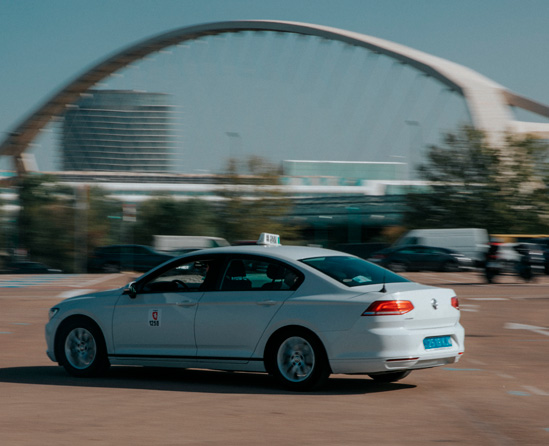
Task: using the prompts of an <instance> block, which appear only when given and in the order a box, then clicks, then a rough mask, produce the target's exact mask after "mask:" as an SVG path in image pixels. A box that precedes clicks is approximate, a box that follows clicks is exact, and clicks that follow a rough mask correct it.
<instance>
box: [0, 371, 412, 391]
mask: <svg viewBox="0 0 549 446" xmlns="http://www.w3.org/2000/svg"><path fill="white" fill-rule="evenodd" d="M0 382H5V383H15V384H35V385H43V386H44V385H45V386H65V387H66V386H74V387H97V388H107V389H108V388H113V389H135V390H164V391H171V392H174V391H175V392H199V393H220V394H232V393H235V394H270V395H285V394H287V395H295V394H296V392H290V391H287V390H284V389H281V388H280V387H278V385H277V383H276V382H275V381H274V379H273V378H272V377H270V376H269V375H267V374H264V373H241V372H219V371H211V370H189V369H171V368H170V369H166V368H146V367H123V366H118V367H111V368H110V370H109V372H108V373H107V374H105V376H102V377H98V378H75V377H72V376H70V375H68V374H67V373H66V372H65V370H64V369H63V368H62V367H57V366H50V367H13V368H5V369H0ZM415 387H416V386H415V385H410V384H405V383H391V384H381V383H376V382H374V381H373V380H371V379H369V378H367V377H366V376H364V377H361V378H354V377H340V375H339V376H337V375H336V376H334V377H332V378H330V380H329V381H328V383H327V384H326V386H325V387H323V388H321V389H319V390H316V391H312V392H306V393H302V394H303V395H357V394H369V393H378V392H389V391H395V390H406V389H413V388H415Z"/></svg>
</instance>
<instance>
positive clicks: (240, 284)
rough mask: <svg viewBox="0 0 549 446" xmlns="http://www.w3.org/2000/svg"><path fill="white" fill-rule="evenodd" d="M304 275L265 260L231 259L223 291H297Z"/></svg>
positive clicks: (224, 277)
mask: <svg viewBox="0 0 549 446" xmlns="http://www.w3.org/2000/svg"><path fill="white" fill-rule="evenodd" d="M302 280H303V279H302V274H301V273H300V272H298V271H296V270H294V269H293V268H290V267H288V266H287V265H284V264H281V263H277V262H271V261H269V260H265V259H251V258H235V259H231V260H230V261H229V262H228V264H227V267H226V269H225V274H224V275H223V280H222V282H221V290H222V291H248V290H262V291H270V290H281V291H287V290H295V289H297V287H298V286H299V284H300V283H301V281H302Z"/></svg>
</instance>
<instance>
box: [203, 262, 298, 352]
mask: <svg viewBox="0 0 549 446" xmlns="http://www.w3.org/2000/svg"><path fill="white" fill-rule="evenodd" d="M300 274H301V273H298V272H297V271H295V270H293V269H292V268H291V267H289V266H288V265H284V264H281V263H277V262H275V261H273V260H270V259H265V258H261V257H231V258H229V259H228V260H227V262H226V264H225V266H224V270H223V274H222V277H221V280H220V282H219V284H218V290H216V291H208V292H205V293H204V296H203V297H202V299H201V300H200V304H199V307H198V310H197V313H196V323H195V335H196V344H197V356H198V357H211V358H235V359H247V358H250V356H251V355H252V354H253V352H254V350H255V347H256V345H257V343H258V341H259V339H260V337H261V335H262V334H263V332H264V331H265V328H266V327H267V326H268V324H269V322H270V321H271V320H272V318H273V316H274V315H275V314H276V312H277V311H278V310H279V309H280V307H281V306H282V304H283V302H284V301H286V300H287V299H288V298H289V297H290V296H291V295H292V294H293V293H294V289H295V283H296V282H297V281H299V276H300Z"/></svg>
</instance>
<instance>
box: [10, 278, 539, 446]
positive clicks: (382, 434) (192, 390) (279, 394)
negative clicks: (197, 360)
mask: <svg viewBox="0 0 549 446" xmlns="http://www.w3.org/2000/svg"><path fill="white" fill-rule="evenodd" d="M406 275H407V276H408V277H410V278H412V279H413V280H416V281H419V282H422V283H426V284H432V285H438V286H445V287H450V288H453V289H454V290H456V292H457V295H458V297H459V299H460V304H461V309H462V323H463V325H464V326H465V329H466V352H465V355H464V357H463V358H462V360H461V361H460V362H459V363H458V364H454V365H452V366H451V367H443V368H437V369H430V370H423V371H415V372H413V373H412V374H411V375H410V376H408V377H407V378H406V379H404V380H403V381H400V382H398V383H394V384H389V385H379V384H374V383H373V381H372V380H370V379H368V378H367V377H363V376H341V375H338V376H333V377H332V379H331V380H330V382H329V385H328V386H327V387H326V388H325V389H323V390H321V391H318V392H312V393H307V394H295V393H290V392H286V391H283V390H280V389H279V388H277V387H276V386H275V384H274V382H273V381H272V380H271V379H270V378H269V377H268V376H266V375H263V374H244V373H224V372H213V371H197V370H166V369H142V368H128V367H114V368H112V370H111V372H110V374H109V375H108V376H106V377H104V378H100V379H76V378H72V377H69V376H68V375H66V374H65V372H64V371H63V369H61V368H59V367H57V366H56V365H55V364H53V363H51V362H50V361H49V359H48V358H47V357H46V355H45V341H44V335H43V330H44V324H45V322H46V319H47V310H48V308H49V307H50V306H52V305H53V304H55V303H56V302H57V301H59V300H60V299H62V298H65V297H69V296H72V295H76V294H78V293H82V292H84V291H85V290H100V289H106V288H113V287H117V286H122V285H123V284H124V283H126V282H127V281H128V280H129V279H130V276H128V275H124V274H113V275H72V276H71V275H59V276H55V277H54V276H51V277H46V276H41V277H40V276H34V277H30V276H24V277H15V276H12V277H0V305H1V308H2V311H1V312H0V347H1V351H2V356H1V357H0V387H1V391H2V392H1V394H2V399H1V401H2V403H1V405H0V435H1V436H0V438H1V443H2V444H6V445H34V444H36V445H38V444H40V445H43V444H56V445H69V444H70V445H74V444H81V445H82V444H132V445H141V444H147V445H149V444H160V445H172V444H173V445H237V444H254V445H255V444H265V445H270V444H279V443H287V442H291V443H292V444H294V443H295V444H302V445H307V444H315V445H319V444H320V445H335V444H344V445H364V444H372V445H381V444H382V445H426V444H441V443H442V444H463V445H498V446H499V445H544V444H549V414H548V408H549V380H548V379H547V377H548V376H549V375H548V369H549V317H548V316H549V277H545V276H544V277H540V278H539V279H538V280H537V281H536V282H534V283H529V284H525V283H523V282H522V281H521V280H520V279H518V278H516V277H512V276H508V277H502V278H500V279H499V280H498V283H497V284H494V285H487V284H485V283H484V281H483V280H482V277H481V275H479V274H478V273H474V272H472V273H410V274H406Z"/></svg>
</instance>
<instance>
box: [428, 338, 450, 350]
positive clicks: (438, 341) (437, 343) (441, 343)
mask: <svg viewBox="0 0 549 446" xmlns="http://www.w3.org/2000/svg"><path fill="white" fill-rule="evenodd" d="M423 346H424V347H425V350H431V349H433V348H444V347H451V346H452V340H451V339H450V336H436V337H432V338H425V339H424V340H423Z"/></svg>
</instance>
